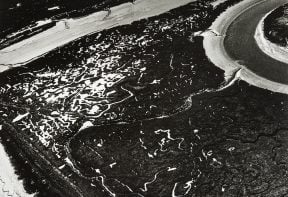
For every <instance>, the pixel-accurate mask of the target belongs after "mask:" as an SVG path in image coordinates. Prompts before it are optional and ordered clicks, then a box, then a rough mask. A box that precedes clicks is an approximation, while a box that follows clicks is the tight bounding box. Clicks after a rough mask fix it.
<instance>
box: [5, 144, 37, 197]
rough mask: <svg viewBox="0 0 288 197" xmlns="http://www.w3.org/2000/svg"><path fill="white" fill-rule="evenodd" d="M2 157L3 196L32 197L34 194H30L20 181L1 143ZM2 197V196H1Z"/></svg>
mask: <svg viewBox="0 0 288 197" xmlns="http://www.w3.org/2000/svg"><path fill="white" fill-rule="evenodd" d="M0 157H1V168H3V169H4V170H2V172H1V174H0V189H1V190H2V192H1V194H2V195H3V197H4V196H19V197H32V196H34V195H33V194H28V193H27V192H26V191H25V189H24V187H23V183H22V181H21V180H19V179H18V175H16V174H15V171H14V168H13V165H12V163H11V161H10V158H9V156H8V155H7V153H6V151H5V149H4V146H3V145H2V143H0ZM0 196H1V195H0Z"/></svg>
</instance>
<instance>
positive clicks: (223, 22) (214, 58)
mask: <svg viewBox="0 0 288 197" xmlns="http://www.w3.org/2000/svg"><path fill="white" fill-rule="evenodd" d="M266 2H269V0H261V1H257V0H244V1H242V2H240V3H238V4H236V5H234V6H232V7H230V8H228V9H227V10H226V11H225V12H224V13H222V14H221V15H220V16H219V17H218V18H217V19H216V20H215V21H214V23H213V24H212V26H211V27H210V29H212V30H214V31H216V32H218V35H220V36H217V35H214V34H205V36H204V41H203V45H204V49H205V52H206V55H207V57H208V58H209V60H210V61H211V62H212V63H214V64H215V65H216V66H217V67H219V68H220V69H222V70H224V71H225V79H226V80H228V79H229V78H230V76H232V75H233V73H235V71H239V70H240V74H239V78H240V79H242V80H244V81H246V82H248V83H249V84H251V85H254V86H257V87H260V88H263V89H268V90H270V91H274V92H279V93H284V94H288V85H287V84H283V83H278V82H275V81H272V80H269V79H267V78H265V77H262V76H260V75H257V74H256V73H254V72H253V71H251V70H250V69H249V68H247V67H246V66H245V65H243V64H241V60H240V61H237V60H234V59H233V58H232V57H230V56H229V55H228V53H227V51H226V49H225V47H224V39H225V37H226V33H227V30H228V28H229V26H230V25H231V24H232V23H233V22H234V20H235V19H236V18H238V17H239V16H241V15H242V14H243V13H245V12H246V11H247V10H249V9H251V8H253V7H255V6H257V5H259V4H263V3H266ZM283 2H287V0H286V1H283ZM278 6H279V5H278ZM278 6H277V7H278ZM255 28H256V27H255Z"/></svg>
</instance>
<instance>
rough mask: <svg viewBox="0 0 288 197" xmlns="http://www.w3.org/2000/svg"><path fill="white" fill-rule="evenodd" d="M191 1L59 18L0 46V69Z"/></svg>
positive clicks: (160, 0) (162, 0)
mask: <svg viewBox="0 0 288 197" xmlns="http://www.w3.org/2000/svg"><path fill="white" fill-rule="evenodd" d="M194 1H195V0H178V1H174V0H145V1H142V0H138V1H135V2H134V4H132V3H124V4H121V5H118V6H115V7H112V8H111V14H109V16H108V15H107V11H100V12H96V13H93V14H91V15H88V16H85V17H82V18H78V19H67V20H65V21H59V22H58V23H57V24H56V26H54V27H52V28H50V29H48V30H46V31H44V32H41V33H39V34H37V35H35V36H32V37H30V38H28V39H26V40H23V41H21V42H19V43H16V44H13V45H11V46H9V47H6V48H4V49H2V50H0V65H2V66H1V67H0V72H4V71H5V70H8V69H9V68H11V67H17V66H21V65H23V64H26V63H29V62H31V61H33V60H35V59H37V58H40V57H41V56H43V55H45V54H47V53H48V52H50V51H51V50H53V49H55V48H58V47H60V46H63V45H65V44H67V43H69V42H71V41H74V40H77V39H79V38H81V37H83V36H86V35H89V34H93V33H96V32H99V31H102V30H105V29H111V28H113V27H117V26H121V25H127V24H131V23H132V22H134V21H139V20H141V19H145V18H149V17H152V16H157V15H159V14H162V13H165V12H167V11H170V10H172V9H174V8H177V7H181V6H183V5H186V4H188V3H191V2H194Z"/></svg>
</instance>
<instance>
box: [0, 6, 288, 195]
mask: <svg viewBox="0 0 288 197" xmlns="http://www.w3.org/2000/svg"><path fill="white" fill-rule="evenodd" d="M223 8H224V6H223V7H221V9H222V11H223ZM218 13H219V10H213V8H212V6H209V5H206V4H204V3H192V4H190V5H188V6H185V7H182V8H179V9H176V10H173V11H171V12H169V13H167V14H163V15H161V16H157V17H154V18H151V19H149V20H142V21H140V22H135V23H133V24H132V25H131V26H123V27H118V28H114V29H111V30H107V31H103V32H101V33H98V34H95V35H92V36H88V37H85V38H84V39H81V40H78V41H75V42H73V43H71V44H69V45H66V46H65V47H63V48H60V49H57V50H54V51H53V52H51V53H50V54H48V55H46V56H45V57H43V58H41V59H39V60H37V61H34V62H31V63H30V64H29V65H27V67H23V68H17V69H14V70H10V71H9V72H6V73H4V74H5V75H4V74H3V75H2V77H1V88H0V94H1V104H0V113H1V124H3V125H4V126H3V132H2V135H3V133H4V134H6V132H7V133H9V136H7V135H4V136H2V138H3V142H4V144H5V146H7V147H8V150H10V151H9V152H10V153H11V154H12V155H14V158H16V161H18V162H15V163H18V164H19V163H20V164H21V165H17V164H16V166H18V172H19V174H22V177H25V179H24V180H25V182H26V183H25V186H26V188H27V189H29V191H30V192H35V191H38V192H39V196H49V193H48V194H47V193H46V192H47V189H46V190H45V189H42V190H41V189H39V188H49V187H50V189H51V188H52V189H55V188H56V186H57V184H56V186H55V185H53V184H55V182H53V180H51V177H53V179H56V180H62V179H61V178H59V177H61V176H62V175H63V177H65V178H67V179H68V180H69V181H70V182H69V183H71V184H75V185H76V186H77V187H78V188H80V189H82V190H83V191H84V190H85V191H86V192H88V194H87V196H93V195H95V193H89V192H91V191H97V192H99V196H107V195H108V194H110V195H111V196H113V195H116V194H117V196H153V197H154V196H164V197H166V196H173V197H174V196H181V195H182V196H267V197H268V196H269V197H270V196H286V195H287V192H288V188H287V145H286V144H287V139H288V138H287V132H288V121H287V118H286V116H287V112H288V107H287V106H288V97H287V96H286V95H282V94H276V93H272V92H270V91H266V90H262V89H259V88H255V87H252V86H249V85H248V84H246V83H245V82H241V81H235V83H233V84H232V85H231V86H227V88H223V84H222V83H223V81H224V77H223V72H222V71H221V70H220V69H218V68H216V67H215V66H214V65H213V64H211V63H210V62H209V61H208V59H207V57H205V54H204V50H203V48H202V39H201V38H199V37H198V38H196V37H193V36H191V35H192V34H193V33H194V32H196V31H201V30H205V29H206V28H207V27H209V26H210V23H211V21H212V20H214V19H215V15H217V14H218ZM213 17H214V18H213ZM203 18H204V19H205V20H203ZM75 54H76V55H75ZM224 87H226V86H224ZM9 125H10V126H9ZM87 127H90V128H87ZM13 129H16V130H13ZM15 136H16V137H15ZM11 139H13V140H11ZM29 144H32V146H33V149H31V147H30V145H29ZM9 147H10V149H9ZM11 147H16V148H11ZM19 147H20V148H19ZM23 147H24V148H23ZM21 148H22V149H21ZM20 150H21V151H22V152H21V155H22V154H23V155H22V156H21V155H20V157H19V155H18V154H17V151H20ZM37 151H38V152H37ZM27 155H28V156H27ZM43 155H44V157H45V159H43V157H41V156H43ZM31 158H32V160H34V162H31ZM26 159H28V161H29V162H27V161H26ZM29 159H30V160H29ZM35 159H36V160H35ZM37 159H38V160H37ZM46 161H49V162H50V164H52V165H50V166H54V167H56V168H54V169H51V168H48V167H47V166H48V165H46V163H45V162H46ZM21 162H22V163H21ZM23 163H26V164H27V166H25V165H23ZM30 164H31V165H30ZM38 164H41V165H38ZM31 166H32V168H31ZM40 166H41V167H42V168H44V170H45V171H46V174H45V173H40V174H38V173H39V172H41V170H43V169H41V167H40ZM39 167H40V169H39ZM23 169H26V170H23ZM46 169H49V173H50V174H48V173H47V172H48V171H47V170H46ZM57 170H58V171H60V172H61V176H60V175H59V174H57V173H58V171H57ZM25 172H26V173H27V172H29V173H27V174H25ZM30 172H31V173H30ZM42 172H43V171H42ZM56 172H57V173H56ZM28 174H29V175H28ZM34 174H36V175H35V176H36V177H37V178H35V177H32V176H31V175H34ZM55 174H57V175H59V176H54V175H55ZM39 177H40V178H39ZM58 178H59V179H58ZM67 179H66V181H67ZM35 180H36V181H35ZM37 180H38V182H37ZM39 180H40V183H39ZM59 183H62V182H59ZM54 187H55V188H54ZM70 187H72V186H71V185H70ZM99 188H101V190H102V191H99ZM57 189H59V188H57ZM65 189H67V188H64V190H65ZM62 190H63V188H62ZM62 192H63V191H62ZM60 194H61V192H60ZM101 194H102V195H101ZM50 196H51V194H50ZM53 196H54V195H53ZM66 196H67V195H66Z"/></svg>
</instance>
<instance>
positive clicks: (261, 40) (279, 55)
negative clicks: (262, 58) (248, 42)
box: [254, 10, 288, 63]
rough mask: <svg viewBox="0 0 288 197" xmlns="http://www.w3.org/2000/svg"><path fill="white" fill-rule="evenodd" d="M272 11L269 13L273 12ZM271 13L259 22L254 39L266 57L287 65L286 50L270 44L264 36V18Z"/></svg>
mask: <svg viewBox="0 0 288 197" xmlns="http://www.w3.org/2000/svg"><path fill="white" fill-rule="evenodd" d="M273 11H274V10H272V11H271V12H273ZM271 12H269V13H267V14H266V15H265V16H264V17H263V18H262V20H261V21H260V22H259V24H258V26H257V28H256V32H255V35H254V38H255V40H256V43H257V44H258V46H259V48H260V49H261V50H262V51H263V52H264V53H265V54H266V55H268V56H270V57H272V58H274V59H276V60H278V61H280V62H284V63H287V62H288V50H287V48H285V47H281V46H279V45H277V44H275V43H272V42H271V41H269V40H268V39H267V38H265V36H264V20H265V18H266V17H267V16H268V15H269V14H271Z"/></svg>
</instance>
